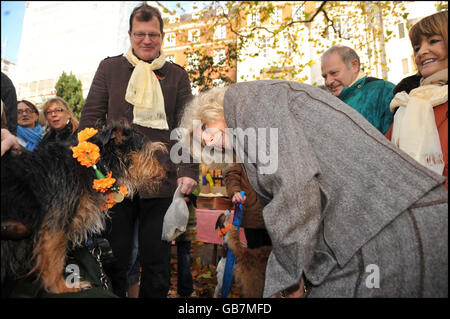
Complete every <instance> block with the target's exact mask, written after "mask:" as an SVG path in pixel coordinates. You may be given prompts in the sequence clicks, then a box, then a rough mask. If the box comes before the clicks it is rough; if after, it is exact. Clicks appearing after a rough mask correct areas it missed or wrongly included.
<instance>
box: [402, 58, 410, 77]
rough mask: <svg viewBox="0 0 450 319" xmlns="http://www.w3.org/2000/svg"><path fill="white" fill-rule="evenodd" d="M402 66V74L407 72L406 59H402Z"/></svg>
mask: <svg viewBox="0 0 450 319" xmlns="http://www.w3.org/2000/svg"><path fill="white" fill-rule="evenodd" d="M402 68H403V74H408V73H409V64H408V59H402Z"/></svg>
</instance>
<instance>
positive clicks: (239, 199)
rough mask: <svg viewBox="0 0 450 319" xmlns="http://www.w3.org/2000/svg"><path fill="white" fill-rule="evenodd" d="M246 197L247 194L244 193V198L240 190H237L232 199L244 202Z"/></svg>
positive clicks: (240, 202) (234, 201)
mask: <svg viewBox="0 0 450 319" xmlns="http://www.w3.org/2000/svg"><path fill="white" fill-rule="evenodd" d="M246 199H247V196H245V195H244V198H242V197H241V194H240V192H236V193H234V195H233V198H232V199H231V201H232V202H233V203H234V204H244V202H245V200H246Z"/></svg>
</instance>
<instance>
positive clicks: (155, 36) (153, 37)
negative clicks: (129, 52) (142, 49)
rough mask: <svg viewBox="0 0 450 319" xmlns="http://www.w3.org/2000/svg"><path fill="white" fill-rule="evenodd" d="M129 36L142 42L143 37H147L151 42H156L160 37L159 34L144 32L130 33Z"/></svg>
mask: <svg viewBox="0 0 450 319" xmlns="http://www.w3.org/2000/svg"><path fill="white" fill-rule="evenodd" d="M131 34H132V35H133V36H134V37H135V38H136V39H138V40H144V38H145V36H146V35H148V37H149V38H150V39H151V40H156V39H158V38H160V37H161V33H152V32H151V33H145V32H131Z"/></svg>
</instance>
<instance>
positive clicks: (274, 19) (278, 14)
mask: <svg viewBox="0 0 450 319" xmlns="http://www.w3.org/2000/svg"><path fill="white" fill-rule="evenodd" d="M282 15H283V11H282V10H281V9H277V8H275V10H274V11H273V13H272V14H271V15H270V22H271V23H272V24H278V23H281V18H282Z"/></svg>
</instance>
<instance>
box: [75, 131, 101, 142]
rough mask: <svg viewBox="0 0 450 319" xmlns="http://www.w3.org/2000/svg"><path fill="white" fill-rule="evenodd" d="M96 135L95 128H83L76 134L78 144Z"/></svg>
mask: <svg viewBox="0 0 450 319" xmlns="http://www.w3.org/2000/svg"><path fill="white" fill-rule="evenodd" d="M97 133H98V130H96V129H95V128H85V129H84V130H82V131H81V132H79V133H78V143H81V142H84V141H87V140H88V139H90V138H91V137H92V136H94V135H95V134H97Z"/></svg>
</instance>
